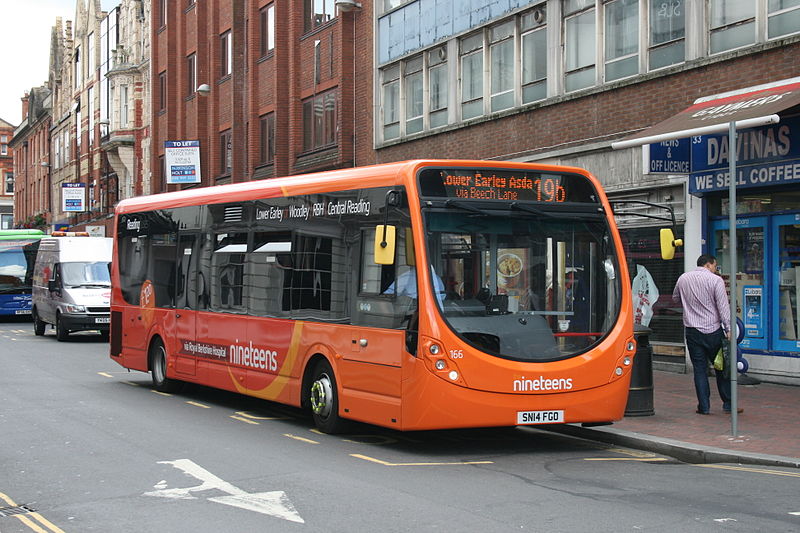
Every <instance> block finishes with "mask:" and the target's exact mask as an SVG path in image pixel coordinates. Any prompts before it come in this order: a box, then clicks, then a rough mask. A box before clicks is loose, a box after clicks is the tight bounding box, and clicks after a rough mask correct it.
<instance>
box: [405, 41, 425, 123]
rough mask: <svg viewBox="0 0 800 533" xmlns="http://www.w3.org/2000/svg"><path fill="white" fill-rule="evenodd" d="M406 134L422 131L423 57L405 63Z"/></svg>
mask: <svg viewBox="0 0 800 533" xmlns="http://www.w3.org/2000/svg"><path fill="white" fill-rule="evenodd" d="M403 84H404V85H405V95H406V110H405V111H406V115H405V116H406V134H407V135H410V134H412V133H418V132H420V131H422V126H423V124H422V114H423V97H422V93H423V90H422V88H423V85H422V56H418V57H415V58H414V59H411V60H409V61H406V62H405V77H404V80H403Z"/></svg>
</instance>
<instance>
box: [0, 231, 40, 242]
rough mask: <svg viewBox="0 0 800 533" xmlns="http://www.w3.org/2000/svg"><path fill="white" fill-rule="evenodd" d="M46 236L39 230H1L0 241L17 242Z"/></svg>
mask: <svg viewBox="0 0 800 533" xmlns="http://www.w3.org/2000/svg"><path fill="white" fill-rule="evenodd" d="M46 236H47V234H46V233H45V232H43V231H42V230H40V229H2V230H0V241H18V240H20V239H26V238H27V239H41V238H42V237H46Z"/></svg>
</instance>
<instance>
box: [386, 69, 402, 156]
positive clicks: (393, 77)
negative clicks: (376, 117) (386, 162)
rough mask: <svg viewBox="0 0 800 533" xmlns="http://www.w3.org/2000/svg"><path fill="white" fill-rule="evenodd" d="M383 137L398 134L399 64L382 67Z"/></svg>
mask: <svg viewBox="0 0 800 533" xmlns="http://www.w3.org/2000/svg"><path fill="white" fill-rule="evenodd" d="M382 72H383V91H382V92H383V139H384V140H387V141H388V140H390V139H395V138H397V137H399V136H400V65H399V64H397V65H392V66H391V67H388V68H385V69H383V71H382Z"/></svg>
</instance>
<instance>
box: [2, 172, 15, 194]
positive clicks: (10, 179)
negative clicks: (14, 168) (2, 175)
mask: <svg viewBox="0 0 800 533" xmlns="http://www.w3.org/2000/svg"><path fill="white" fill-rule="evenodd" d="M3 181H4V183H5V189H3V190H4V191H5V193H6V194H14V173H13V172H6V179H5V180H3Z"/></svg>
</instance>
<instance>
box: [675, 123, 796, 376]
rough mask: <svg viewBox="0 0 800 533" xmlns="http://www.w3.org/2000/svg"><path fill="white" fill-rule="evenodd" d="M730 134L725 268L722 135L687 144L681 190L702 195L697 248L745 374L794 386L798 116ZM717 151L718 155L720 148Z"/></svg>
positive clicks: (725, 156)
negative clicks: (732, 294)
mask: <svg viewBox="0 0 800 533" xmlns="http://www.w3.org/2000/svg"><path fill="white" fill-rule="evenodd" d="M794 110H795V108H792V109H790V110H787V111H786V112H785V113H783V114H782V115H781V120H780V122H779V123H777V124H774V125H770V126H763V127H759V128H754V129H751V130H743V131H740V132H739V133H738V134H737V137H738V139H737V147H738V148H737V163H736V164H737V172H736V173H737V176H736V198H737V200H736V264H735V265H732V264H731V249H732V243H731V241H730V231H729V230H730V205H729V200H728V189H729V185H728V183H729V182H728V176H729V171H728V164H729V162H728V154H727V150H726V149H723V148H722V147H726V146H727V145H728V139H727V136H726V135H715V136H703V137H699V138H695V139H693V153H692V171H693V172H692V174H691V175H690V179H689V193H690V194H693V195H695V196H700V197H701V198H702V202H701V206H702V209H703V220H704V228H703V237H704V243H703V244H704V246H703V250H704V251H705V252H706V253H711V254H713V255H714V256H716V257H717V260H718V264H719V267H720V274H721V275H722V277H723V278H724V279H725V281H726V285H728V286H730V277H731V276H732V275H735V276H736V287H737V298H736V301H737V310H736V312H737V316H738V317H739V318H740V319H741V320H742V322H743V323H744V333H745V335H744V339H743V341H742V342H741V346H742V348H743V351H744V352H745V354H746V355H745V357H746V358H747V359H748V361H749V362H750V371H749V373H750V374H752V375H754V376H757V377H758V376H761V377H764V378H768V379H770V380H772V381H784V382H792V383H797V382H800V308H799V307H798V304H800V114H795V115H793V114H792V112H794ZM723 150H724V151H723Z"/></svg>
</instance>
